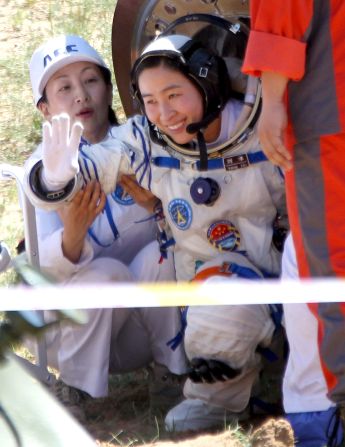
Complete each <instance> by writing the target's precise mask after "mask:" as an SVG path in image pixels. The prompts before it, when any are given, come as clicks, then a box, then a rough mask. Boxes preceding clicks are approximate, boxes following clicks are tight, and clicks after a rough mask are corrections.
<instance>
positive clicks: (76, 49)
mask: <svg viewBox="0 0 345 447" xmlns="http://www.w3.org/2000/svg"><path fill="white" fill-rule="evenodd" d="M74 62H93V63H94V64H96V65H100V66H101V67H104V68H107V69H108V70H109V68H108V67H107V65H106V64H105V62H104V61H103V59H102V58H101V56H100V55H99V54H98V52H97V51H96V50H95V49H94V48H93V47H92V46H91V45H90V44H89V43H88V42H86V40H84V39H83V38H81V37H79V36H73V35H63V36H58V37H54V38H53V39H51V40H49V41H48V42H46V43H44V44H43V45H41V46H40V47H39V48H37V50H36V51H35V52H34V54H33V55H32V57H31V60H30V64H29V68H30V79H31V86H32V91H33V95H34V101H35V104H36V105H37V104H38V101H39V100H40V99H41V98H42V95H43V91H44V88H45V86H46V85H47V82H48V81H49V79H50V78H51V76H52V75H53V74H54V73H56V72H57V71H58V70H60V68H62V67H65V66H66V65H69V64H73V63H74Z"/></svg>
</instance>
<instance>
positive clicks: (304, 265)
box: [243, 0, 345, 425]
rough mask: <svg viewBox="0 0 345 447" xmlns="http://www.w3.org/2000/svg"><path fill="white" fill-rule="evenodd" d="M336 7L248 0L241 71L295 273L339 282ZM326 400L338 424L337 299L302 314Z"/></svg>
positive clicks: (343, 408) (343, 262)
mask: <svg viewBox="0 0 345 447" xmlns="http://www.w3.org/2000/svg"><path fill="white" fill-rule="evenodd" d="M344 24H345V3H344V2H343V1H342V0H323V1H321V0H314V1H312V0H304V1H303V2H301V1H298V0H275V1H274V2H267V1H265V0H252V1H251V32H250V36H249V40H248V46H247V51H246V57H245V60H244V63H243V71H244V72H245V73H247V74H251V75H256V76H261V78H262V91H263V108H262V115H261V121H260V125H259V136H260V140H261V144H262V146H263V149H264V152H265V153H266V155H267V156H268V158H269V159H270V160H271V161H272V162H273V163H275V164H276V165H279V166H280V167H281V168H283V169H284V170H285V174H286V189H287V199H288V210H289V219H290V225H291V231H292V236H293V242H294V246H295V249H296V255H297V262H298V270H299V275H300V277H303V278H305V277H323V276H328V277H343V276H345V236H344V235H345V211H344V210H345V94H343V93H342V92H343V91H345V39H344ZM311 310H312V312H313V313H314V314H315V315H316V316H317V318H318V323H319V328H318V331H319V340H320V347H319V349H320V358H321V363H322V368H323V372H324V376H325V379H326V383H327V387H328V395H329V397H330V399H331V400H332V401H333V402H335V403H336V404H337V405H338V409H339V413H340V415H341V419H342V424H343V425H344V424H345V422H344V419H345V415H344V413H345V343H344V342H345V303H320V304H319V305H316V306H313V307H312V308H311Z"/></svg>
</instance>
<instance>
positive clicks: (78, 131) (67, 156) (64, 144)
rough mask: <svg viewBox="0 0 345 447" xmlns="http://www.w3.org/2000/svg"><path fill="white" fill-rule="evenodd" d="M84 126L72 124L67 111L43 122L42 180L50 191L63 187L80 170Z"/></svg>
mask: <svg viewBox="0 0 345 447" xmlns="http://www.w3.org/2000/svg"><path fill="white" fill-rule="evenodd" d="M82 133H83V126H82V124H81V123H79V122H75V123H73V125H72V128H71V125H70V117H69V115H67V113H61V114H60V115H56V116H53V118H52V121H51V123H50V122H48V121H46V122H45V123H44V124H43V141H42V152H43V157H42V161H43V172H42V182H43V184H44V187H45V188H46V189H47V190H48V191H57V190H58V189H60V188H63V187H64V186H65V185H66V184H67V183H68V182H69V181H70V180H72V179H73V178H74V177H75V175H76V174H78V172H79V164H78V151H79V143H80V138H81V135H82Z"/></svg>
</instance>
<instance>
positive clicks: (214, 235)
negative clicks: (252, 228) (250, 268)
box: [207, 220, 241, 251]
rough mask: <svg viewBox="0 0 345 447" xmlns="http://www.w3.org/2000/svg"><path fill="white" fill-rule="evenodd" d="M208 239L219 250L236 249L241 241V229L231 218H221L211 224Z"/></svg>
mask: <svg viewBox="0 0 345 447" xmlns="http://www.w3.org/2000/svg"><path fill="white" fill-rule="evenodd" d="M207 239H208V241H209V242H210V244H212V245H213V246H214V247H215V248H217V250H219V251H234V250H236V249H237V248H238V247H239V246H240V243H241V237H240V233H239V231H238V230H237V228H236V227H235V225H234V224H233V223H232V222H230V221H229V220H219V221H218V222H214V223H213V224H212V225H210V227H209V229H208V230H207Z"/></svg>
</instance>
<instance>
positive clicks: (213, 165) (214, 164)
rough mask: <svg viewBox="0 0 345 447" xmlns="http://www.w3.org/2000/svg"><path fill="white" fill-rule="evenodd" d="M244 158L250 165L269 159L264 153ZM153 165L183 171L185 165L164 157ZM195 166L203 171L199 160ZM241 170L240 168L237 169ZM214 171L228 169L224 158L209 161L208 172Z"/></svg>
mask: <svg viewBox="0 0 345 447" xmlns="http://www.w3.org/2000/svg"><path fill="white" fill-rule="evenodd" d="M236 157H241V155H236ZM243 157H246V158H247V160H248V162H249V165H252V164H256V163H260V162H262V161H267V157H266V155H265V154H264V153H263V152H262V151H257V152H252V153H247V154H244V155H243ZM152 163H153V164H154V165H155V166H157V167H160V168H169V169H181V165H183V163H181V161H180V160H179V159H178V158H174V157H163V156H160V157H154V158H152ZM195 166H196V169H197V170H198V171H200V170H201V167H200V161H199V160H198V161H196V162H195ZM245 167H247V166H245ZM239 168H240V166H239V167H238V168H237V169H239ZM213 169H226V165H225V163H224V158H222V157H218V158H210V159H209V160H208V170H213Z"/></svg>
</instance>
